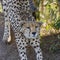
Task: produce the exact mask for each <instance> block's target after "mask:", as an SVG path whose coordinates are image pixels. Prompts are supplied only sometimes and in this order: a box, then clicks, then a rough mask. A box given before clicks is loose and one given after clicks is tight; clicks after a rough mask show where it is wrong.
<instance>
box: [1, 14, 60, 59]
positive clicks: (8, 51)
mask: <svg viewBox="0 0 60 60" xmlns="http://www.w3.org/2000/svg"><path fill="white" fill-rule="evenodd" d="M3 29H4V18H3V13H0V60H18V58H19V55H18V51H17V46H16V43H15V41H14V37H12V40H13V41H12V43H11V44H9V45H8V44H5V43H3V42H2V37H3ZM12 36H13V33H12ZM55 37H56V35H54V36H53V37H52V36H46V37H42V43H43V45H42V46H41V48H42V52H43V57H44V59H43V60H60V51H59V50H58V51H56V52H55V53H52V52H50V51H48V48H49V46H50V45H49V41H48V40H51V39H53V40H55V41H57V38H55ZM59 41H60V40H59ZM34 53H35V52H34V50H33V48H32V47H31V46H28V47H27V55H28V60H36V59H35V55H36V54H34Z"/></svg>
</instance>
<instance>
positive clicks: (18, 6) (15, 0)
mask: <svg viewBox="0 0 60 60" xmlns="http://www.w3.org/2000/svg"><path fill="white" fill-rule="evenodd" d="M29 1H30V0H3V1H2V6H3V11H4V19H5V27H4V36H3V41H5V42H6V41H7V42H10V41H11V33H10V29H11V28H12V30H13V31H14V34H15V41H16V44H17V48H18V51H19V56H20V57H21V60H27V56H26V46H27V41H28V40H31V39H28V38H29V37H27V36H26V34H25V33H22V31H24V30H22V28H23V25H24V24H23V25H22V23H23V21H35V18H34V17H33V16H32V9H31V5H30V2H29ZM26 24H27V23H26ZM32 24H33V25H35V24H34V23H32ZM28 25H30V23H29V24H28ZM26 26H27V25H26ZM26 30H27V29H26ZM33 30H34V29H33ZM25 32H26V31H25ZM27 32H29V30H28V31H27ZM30 38H31V37H30ZM39 41H40V40H39V38H36V37H35V39H32V40H31V45H32V46H34V47H35V48H34V49H35V51H36V54H37V57H36V59H37V60H42V56H40V54H41V55H42V53H41V49H40V48H39V46H40V44H39V43H38V42H39Z"/></svg>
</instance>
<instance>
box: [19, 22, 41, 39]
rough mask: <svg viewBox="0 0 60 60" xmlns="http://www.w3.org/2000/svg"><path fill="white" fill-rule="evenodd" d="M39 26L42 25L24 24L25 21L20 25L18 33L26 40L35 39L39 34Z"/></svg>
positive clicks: (38, 23)
mask: <svg viewBox="0 0 60 60" xmlns="http://www.w3.org/2000/svg"><path fill="white" fill-rule="evenodd" d="M41 25H42V23H41V22H32V21H29V22H26V21H25V22H23V23H22V28H21V30H20V31H21V32H22V33H23V34H24V36H25V37H26V38H29V39H30V38H32V39H35V38H37V37H38V36H39V34H40V27H41Z"/></svg>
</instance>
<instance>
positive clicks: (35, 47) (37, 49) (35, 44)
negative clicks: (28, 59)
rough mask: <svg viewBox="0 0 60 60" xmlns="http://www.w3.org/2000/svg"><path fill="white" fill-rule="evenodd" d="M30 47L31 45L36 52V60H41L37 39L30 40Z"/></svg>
mask: <svg viewBox="0 0 60 60" xmlns="http://www.w3.org/2000/svg"><path fill="white" fill-rule="evenodd" d="M31 45H32V47H33V48H34V50H35V52H36V60H43V56H42V51H41V48H40V41H39V39H33V40H31Z"/></svg>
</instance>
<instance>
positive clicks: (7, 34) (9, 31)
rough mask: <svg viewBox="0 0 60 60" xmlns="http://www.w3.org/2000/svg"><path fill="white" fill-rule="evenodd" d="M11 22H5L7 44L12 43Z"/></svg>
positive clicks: (4, 39)
mask: <svg viewBox="0 0 60 60" xmlns="http://www.w3.org/2000/svg"><path fill="white" fill-rule="evenodd" d="M10 29H11V28H10V22H5V27H4V35H3V41H4V42H6V43H10V42H11V30H10Z"/></svg>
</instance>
